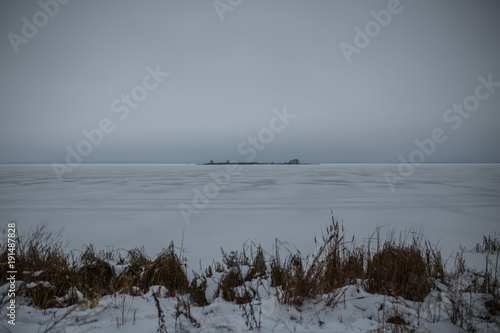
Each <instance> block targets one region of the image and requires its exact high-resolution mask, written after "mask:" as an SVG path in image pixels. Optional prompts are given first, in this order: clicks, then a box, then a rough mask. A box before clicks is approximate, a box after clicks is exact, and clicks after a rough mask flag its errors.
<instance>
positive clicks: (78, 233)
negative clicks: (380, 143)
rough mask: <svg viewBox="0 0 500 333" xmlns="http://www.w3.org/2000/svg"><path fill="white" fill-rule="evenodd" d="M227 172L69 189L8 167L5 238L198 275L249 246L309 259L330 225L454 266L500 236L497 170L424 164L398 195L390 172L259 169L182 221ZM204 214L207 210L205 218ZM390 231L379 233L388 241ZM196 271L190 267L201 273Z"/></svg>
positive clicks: (86, 169) (235, 179) (86, 183)
mask: <svg viewBox="0 0 500 333" xmlns="http://www.w3.org/2000/svg"><path fill="white" fill-rule="evenodd" d="M224 171H226V166H219V165H213V166H209V165H203V166H202V165H80V166H78V167H77V168H75V169H74V171H73V172H72V173H67V174H65V175H64V178H63V181H60V180H58V179H57V177H56V176H55V174H54V172H53V170H52V166H51V165H0V227H2V228H3V227H5V226H6V224H7V223H8V222H10V221H16V222H17V224H18V228H19V229H20V230H21V231H24V232H26V230H28V229H29V228H30V227H33V226H36V225H37V224H40V223H42V222H45V223H46V224H47V225H48V227H49V228H51V229H55V230H58V229H60V228H61V227H64V237H65V239H66V240H67V241H68V242H69V245H68V247H69V248H71V249H72V248H76V249H79V248H81V247H82V245H83V244H90V243H92V244H94V245H95V246H96V247H97V248H102V247H104V246H108V245H109V246H114V248H125V249H131V248H133V247H136V246H138V247H141V246H144V247H145V248H146V250H147V252H148V254H149V255H151V256H154V255H155V254H156V253H157V252H159V251H160V250H161V248H162V247H167V246H168V245H169V243H170V242H171V241H174V242H175V244H176V246H180V245H181V243H182V240H183V234H184V240H183V247H184V249H185V250H186V256H187V258H188V260H189V262H190V265H193V264H195V265H196V266H198V263H199V262H200V261H201V263H202V265H203V266H204V267H205V266H206V265H208V264H210V263H211V262H212V259H216V260H220V258H221V256H220V248H221V247H224V249H225V250H240V249H241V245H242V243H243V242H245V241H254V242H256V243H261V244H262V245H263V246H264V248H265V249H267V250H271V247H272V245H273V244H274V239H275V238H279V239H280V240H282V241H287V242H288V244H289V246H290V247H296V248H297V249H299V250H300V251H302V252H305V253H310V251H312V250H313V249H314V246H315V245H314V237H315V236H320V235H321V233H322V231H323V230H324V228H325V226H326V225H327V224H328V223H329V221H330V220H331V216H332V213H331V212H332V211H333V216H334V217H335V218H336V219H339V220H342V221H343V224H344V226H345V229H346V231H347V232H348V233H349V234H354V233H355V234H356V236H357V237H358V238H359V239H367V238H368V237H370V235H371V233H372V232H373V231H374V230H375V229H376V227H377V226H381V227H382V228H384V229H386V230H389V229H391V228H395V229H396V230H397V231H405V230H409V229H410V228H423V230H424V233H425V234H426V236H427V237H428V238H429V239H430V240H431V241H432V242H434V243H438V245H439V246H440V247H441V249H442V252H443V255H445V256H448V255H450V254H452V253H453V251H456V250H458V246H459V244H462V245H463V246H466V247H472V246H473V245H474V244H475V243H476V242H480V241H481V240H482V237H483V235H490V234H493V233H494V232H495V231H496V232H500V223H499V222H500V164H424V165H420V166H418V167H416V169H415V172H414V173H413V175H411V176H410V177H408V178H407V179H405V181H404V182H401V183H400V184H398V185H397V186H396V187H395V191H394V192H392V191H391V190H390V187H389V186H388V185H387V182H386V179H385V176H384V172H386V171H391V172H397V165H395V164H394V165H391V164H322V165H292V166H283V165H253V166H242V170H241V173H240V174H239V175H233V176H231V179H230V181H229V184H228V185H227V186H226V187H224V188H222V189H220V191H219V193H218V194H217V195H214V196H213V198H211V199H210V202H209V203H208V204H206V202H205V204H203V205H202V206H206V207H204V208H203V209H198V210H197V212H198V214H197V215H195V214H193V215H191V216H190V220H191V222H190V223H186V221H185V219H183V217H182V214H181V210H180V209H179V205H180V204H184V205H189V206H193V198H194V196H195V193H196V192H197V190H200V191H201V192H203V190H204V186H205V185H206V184H208V183H210V182H212V181H213V179H212V177H211V176H210V173H220V172H224ZM198 207H200V206H198ZM384 229H383V230H384ZM0 242H2V241H0ZM193 268H194V267H193Z"/></svg>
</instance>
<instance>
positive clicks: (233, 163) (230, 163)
mask: <svg viewBox="0 0 500 333" xmlns="http://www.w3.org/2000/svg"><path fill="white" fill-rule="evenodd" d="M320 164H321V163H286V162H285V163H274V162H270V163H260V162H229V163H228V162H214V163H201V164H196V165H320Z"/></svg>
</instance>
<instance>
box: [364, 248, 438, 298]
mask: <svg viewBox="0 0 500 333" xmlns="http://www.w3.org/2000/svg"><path fill="white" fill-rule="evenodd" d="M432 286H433V282H432V281H431V275H430V267H429V263H428V262H426V260H425V259H424V257H423V256H422V253H421V250H420V249H419V248H418V247H417V245H410V246H404V245H394V244H392V243H386V244H385V245H384V247H383V249H382V250H381V251H380V252H378V253H375V254H374V255H373V257H372V258H371V259H370V260H369V261H368V266H367V280H366V287H367V291H369V292H371V293H378V294H384V295H389V296H401V297H403V298H405V299H408V300H412V301H423V300H424V298H425V296H427V295H428V294H429V292H430V291H431V288H432Z"/></svg>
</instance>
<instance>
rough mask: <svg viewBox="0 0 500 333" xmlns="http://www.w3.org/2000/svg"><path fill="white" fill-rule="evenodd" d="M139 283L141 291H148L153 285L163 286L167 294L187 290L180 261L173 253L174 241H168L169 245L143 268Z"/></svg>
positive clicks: (172, 294)
mask: <svg viewBox="0 0 500 333" xmlns="http://www.w3.org/2000/svg"><path fill="white" fill-rule="evenodd" d="M139 283H140V287H141V289H142V290H143V291H148V290H149V288H150V287H151V286H155V285H160V286H164V287H166V288H167V290H168V293H167V295H168V296H175V294H176V293H177V292H181V293H184V292H186V291H187V290H188V286H189V281H188V278H187V275H186V273H185V272H184V269H183V265H182V262H181V260H180V258H179V256H178V255H177V254H176V253H175V250H174V243H170V245H169V247H168V248H167V249H166V250H163V251H162V252H161V253H160V254H159V255H158V257H157V258H156V259H155V260H153V262H151V263H150V264H149V265H148V266H147V267H146V268H145V270H144V273H143V274H142V277H141V279H140V281H139Z"/></svg>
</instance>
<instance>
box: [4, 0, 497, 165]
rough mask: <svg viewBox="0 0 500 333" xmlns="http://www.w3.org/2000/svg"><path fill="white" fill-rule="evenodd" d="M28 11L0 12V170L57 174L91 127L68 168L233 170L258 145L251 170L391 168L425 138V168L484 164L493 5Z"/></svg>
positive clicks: (277, 4) (491, 154) (88, 6)
mask: <svg viewBox="0 0 500 333" xmlns="http://www.w3.org/2000/svg"><path fill="white" fill-rule="evenodd" d="M43 1H46V2H47V3H51V5H48V7H47V8H46V10H47V11H49V12H50V13H49V14H50V15H49V14H44V12H41V11H43V9H42V7H41V6H40V4H38V2H37V1H19V0H9V1H7V0H3V1H2V2H1V4H0V35H1V40H0V65H1V67H0V101H1V104H0V119H1V121H0V163H12V162H21V163H34V162H42V163H52V162H54V161H58V162H60V163H65V159H66V157H67V154H68V150H67V149H68V147H69V148H70V149H73V150H75V151H76V150H77V148H78V144H79V143H80V142H82V140H86V137H85V136H84V134H83V133H82V131H83V130H88V131H91V130H92V129H95V128H98V127H99V126H100V123H101V122H102V120H103V119H104V120H105V122H106V121H107V120H106V119H109V121H110V122H111V123H109V122H108V123H107V124H105V126H104V127H105V128H106V129H107V130H108V132H109V133H104V134H103V136H102V139H101V138H99V135H97V134H96V136H95V137H94V139H95V140H98V141H99V140H100V142H99V143H100V144H99V145H93V144H92V145H93V146H92V152H91V153H90V154H88V156H81V157H82V163H137V162H139V163H198V162H205V161H208V160H210V159H214V160H223V161H225V160H227V159H230V160H237V161H243V160H247V159H251V158H252V157H253V156H251V155H252V154H250V153H249V152H250V150H251V149H254V148H252V144H251V143H250V141H249V140H248V137H249V136H257V138H258V139H257V140H260V139H259V137H258V134H259V133H261V136H262V138H265V142H264V143H263V142H262V141H257V144H258V145H259V147H260V148H262V147H264V149H263V150H261V151H258V150H256V149H255V152H256V155H255V157H253V158H254V160H256V161H261V162H264V161H276V162H281V161H285V160H289V159H292V158H298V159H300V160H301V161H303V162H387V163H398V162H399V160H398V158H399V156H403V157H405V158H408V157H409V155H410V154H411V152H412V151H414V150H415V149H421V148H418V146H417V145H416V143H415V140H416V139H418V140H424V139H426V138H430V137H431V133H432V131H433V130H434V129H435V128H441V129H442V132H443V133H444V134H443V133H442V135H441V136H443V135H445V136H446V140H445V142H442V143H435V149H434V150H433V151H432V153H430V154H428V156H427V155H426V156H425V162H500V148H499V142H500V130H499V129H498V126H499V125H500V87H495V85H494V84H491V83H490V84H489V86H488V87H485V86H484V84H483V86H482V87H479V88H478V85H481V84H482V83H481V81H480V80H479V79H478V77H479V76H482V77H483V78H484V80H486V81H488V76H490V81H494V82H500V66H499V65H500V38H499V37H498V36H499V33H500V20H499V15H500V2H498V1H457V0H453V1H451V0H450V1H409V0H402V1H401V2H400V4H399V5H397V3H395V2H394V1H392V0H391V1H320V0H318V1H306V0H303V1H291V0H286V1H284V0H282V1H276V0H273V1H269V0H245V1H239V0H221V1H219V2H215V5H216V6H214V2H212V1H187V0H178V1H130V0H107V1H102V0H85V1H83V0H72V1H70V2H69V3H67V4H59V5H58V8H56V7H55V6H54V5H53V4H54V2H53V1H55V0H52V2H51V0H42V3H43ZM60 1H61V2H63V3H64V1H62V0H60ZM66 1H67V0H66ZM240 2H241V3H240ZM216 7H217V8H216ZM388 8H389V9H388ZM371 11H375V13H379V17H378V19H379V20H381V21H383V22H382V23H377V21H376V20H375V17H374V15H373V13H372V12H371ZM391 11H392V13H391ZM386 13H390V14H391V17H390V19H389V18H388V17H387V15H385V16H384V14H386ZM52 16H53V17H52ZM375 16H376V15H375ZM23 17H24V19H23ZM35 24H36V25H35ZM37 25H38V27H37ZM384 25H385V26H384ZM33 27H34V28H35V29H37V31H34V30H33ZM356 27H358V28H359V29H360V30H361V31H362V32H363V34H365V33H367V32H366V31H365V28H368V29H371V30H370V31H368V34H369V35H372V37H370V36H369V35H368V36H361V35H360V34H359V31H360V30H357V29H355V28H356ZM366 38H369V42H367V41H366ZM363 43H364V44H363ZM365 44H367V45H365ZM356 45H358V47H357V46H356ZM343 50H344V51H343ZM346 50H347V51H346ZM353 50H355V51H353ZM158 69H159V71H160V72H161V73H160V74H156V77H157V80H155V78H154V77H153V76H151V74H149V73H150V72H152V71H155V70H158ZM167 72H168V73H169V75H168V76H167V75H166V74H164V73H167ZM148 75H149V76H148ZM144 80H145V82H146V83H145V85H146V86H147V88H148V89H150V90H145V88H144V83H143V81H144ZM497 85H500V84H497ZM476 91H479V94H480V97H481V99H479V98H478V97H475V94H477V92H476ZM132 92H134V93H135V96H136V97H137V98H139V99H140V102H138V103H135V102H134V100H133V99H132V100H129V103H132V104H126V102H125V101H124V99H122V98H124V97H123V96H125V95H129V96H130V95H131V93H132ZM144 92H146V94H147V96H144ZM468 96H473V97H472V98H471V97H468ZM131 98H133V97H131ZM142 99H143V100H142ZM465 100H466V101H467V102H468V103H469V108H470V109H475V111H470V112H469V111H467V110H465V111H462V113H461V114H462V115H461V114H460V113H459V112H458V111H453V110H452V111H449V112H447V109H449V108H453V105H454V103H457V104H461V103H464V101H465ZM475 102H478V105H477V104H474V103H475ZM134 103H135V104H134ZM113 104H114V106H113ZM127 105H133V106H134V107H135V108H132V107H131V106H130V107H129V106H127ZM285 107H286V112H287V113H288V114H290V115H294V116H295V118H293V119H291V118H292V116H290V118H289V119H287V120H286V121H285V123H287V124H285V123H284V122H283V121H281V122H280V121H273V120H272V119H273V118H274V117H276V112H281V113H283V112H284V111H283V110H284V108H285ZM273 109H274V110H275V111H274V112H273ZM476 109H477V110H476ZM271 124H273V125H274V126H271ZM285 125H286V126H285ZM270 126H271V127H272V128H274V129H276V128H278V127H279V129H280V131H279V132H278V131H275V132H272V131H271V129H270ZM111 127H112V128H113V130H112V131H110V128H111ZM266 128H268V130H266ZM271 132H272V135H273V138H272V140H271V139H270V137H269V135H270V133H271ZM94 133H95V132H94ZM96 142H97V141H96ZM84 146H85V144H80V148H81V149H85V147H84ZM431 146H432V145H429V146H428V147H431ZM82 147H83V148H82ZM238 147H240V149H239V150H240V151H238ZM429 149H430V148H429ZM243 152H246V153H243Z"/></svg>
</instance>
